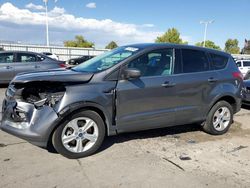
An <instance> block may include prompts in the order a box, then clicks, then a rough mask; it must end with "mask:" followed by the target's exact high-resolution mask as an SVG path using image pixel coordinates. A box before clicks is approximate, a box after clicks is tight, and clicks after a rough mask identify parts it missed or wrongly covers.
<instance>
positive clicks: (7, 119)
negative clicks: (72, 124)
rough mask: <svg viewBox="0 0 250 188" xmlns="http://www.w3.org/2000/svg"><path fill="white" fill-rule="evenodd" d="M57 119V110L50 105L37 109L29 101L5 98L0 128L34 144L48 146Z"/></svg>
mask: <svg viewBox="0 0 250 188" xmlns="http://www.w3.org/2000/svg"><path fill="white" fill-rule="evenodd" d="M20 114H22V115H21V117H20ZM57 120H58V116H57V114H56V112H55V111H54V110H53V108H51V107H49V106H44V107H41V108H40V109H36V108H35V107H34V105H32V104H29V103H25V102H18V101H15V100H7V99H5V100H4V101H3V107H2V122H1V125H0V129H2V130H3V131H5V132H7V133H9V134H11V135H14V136H17V137H19V138H21V139H24V140H27V141H28V142H30V143H32V144H34V145H37V146H40V147H46V146H47V143H48V140H49V136H50V134H51V132H52V130H53V128H54V127H53V125H54V124H55V122H56V121H57Z"/></svg>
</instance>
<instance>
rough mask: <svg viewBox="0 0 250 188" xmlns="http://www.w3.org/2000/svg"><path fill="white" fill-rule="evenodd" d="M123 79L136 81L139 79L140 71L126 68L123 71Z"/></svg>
mask: <svg viewBox="0 0 250 188" xmlns="http://www.w3.org/2000/svg"><path fill="white" fill-rule="evenodd" d="M124 76H125V79H127V80H129V79H137V78H140V77H141V71H140V70H138V69H135V68H128V69H126V70H125V71H124Z"/></svg>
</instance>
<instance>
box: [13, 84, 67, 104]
mask: <svg viewBox="0 0 250 188" xmlns="http://www.w3.org/2000/svg"><path fill="white" fill-rule="evenodd" d="M65 91H66V89H65V87H64V86H61V85H51V84H37V85H32V86H28V87H25V88H23V89H21V92H20V95H21V97H20V98H21V101H22V102H27V103H29V104H33V105H34V106H35V107H37V108H39V107H42V106H44V105H47V106H50V107H54V106H55V105H56V104H57V103H58V102H60V100H61V99H62V98H63V96H64V94H65ZM15 98H19V96H18V95H17V96H16V95H15Z"/></svg>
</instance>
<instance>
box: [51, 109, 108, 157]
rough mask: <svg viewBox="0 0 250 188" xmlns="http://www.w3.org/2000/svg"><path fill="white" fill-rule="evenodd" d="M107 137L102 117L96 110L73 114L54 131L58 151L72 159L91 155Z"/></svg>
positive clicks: (54, 142)
mask: <svg viewBox="0 0 250 188" xmlns="http://www.w3.org/2000/svg"><path fill="white" fill-rule="evenodd" d="M104 137H105V126H104V122H103V120H102V118H101V117H100V116H99V114H97V113H96V112H94V111H83V112H78V113H75V114H73V115H72V116H70V117H68V118H67V120H66V121H65V122H64V123H63V124H62V125H60V126H59V127H58V128H57V129H56V130H55V132H54V134H53V137H52V143H53V146H54V147H55V149H56V151H57V152H58V153H60V154H62V155H63V156H65V157H67V158H71V159H76V158H81V157H86V156H89V155H91V154H93V153H95V152H96V151H97V150H98V149H99V147H100V146H101V144H102V142H103V140H104Z"/></svg>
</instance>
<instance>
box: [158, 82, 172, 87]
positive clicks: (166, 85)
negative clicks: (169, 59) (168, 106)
mask: <svg viewBox="0 0 250 188" xmlns="http://www.w3.org/2000/svg"><path fill="white" fill-rule="evenodd" d="M175 85H176V83H170V82H165V83H164V84H161V86H162V87H174V86H175Z"/></svg>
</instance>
